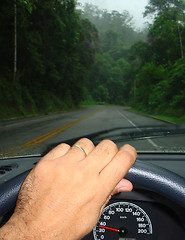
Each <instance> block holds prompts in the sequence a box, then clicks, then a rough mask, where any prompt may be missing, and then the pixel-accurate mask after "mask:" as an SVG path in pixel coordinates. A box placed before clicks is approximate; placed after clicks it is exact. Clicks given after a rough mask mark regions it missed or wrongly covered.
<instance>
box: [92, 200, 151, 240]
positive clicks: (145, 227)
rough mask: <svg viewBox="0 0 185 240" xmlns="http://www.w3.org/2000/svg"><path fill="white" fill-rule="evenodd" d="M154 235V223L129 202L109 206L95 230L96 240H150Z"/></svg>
mask: <svg viewBox="0 0 185 240" xmlns="http://www.w3.org/2000/svg"><path fill="white" fill-rule="evenodd" d="M152 233H153V230H152V222H151V220H150V218H149V216H148V215H147V213H146V212H145V211H144V210H143V209H142V208H141V207H139V206H137V205H136V204H133V203H129V202H116V203H113V204H111V205H108V206H107V207H106V208H104V210H103V213H102V215H101V217H100V220H99V222H98V224H97V225H96V227H95V228H94V229H93V235H94V239H95V240H103V239H104V240H127V239H128V240H129V239H131V240H132V239H137V240H140V239H142V240H145V239H146V240H148V239H152Z"/></svg>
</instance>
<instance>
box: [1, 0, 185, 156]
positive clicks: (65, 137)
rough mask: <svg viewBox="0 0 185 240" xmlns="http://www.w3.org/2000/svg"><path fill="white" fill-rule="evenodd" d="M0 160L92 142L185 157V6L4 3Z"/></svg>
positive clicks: (67, 0)
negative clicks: (83, 140) (79, 141)
mask: <svg viewBox="0 0 185 240" xmlns="http://www.w3.org/2000/svg"><path fill="white" fill-rule="evenodd" d="M0 10H1V11H0V12H1V13H0V44H1V48H0V57H1V63H0V157H1V158H3V157H10V156H20V155H35V154H39V155H40V154H41V155H42V154H44V153H45V152H47V151H48V150H50V149H51V148H53V147H54V146H56V145H57V144H59V143H61V142H67V143H69V144H73V143H74V142H75V141H76V140H77V139H78V138H80V137H88V138H90V139H92V140H93V142H94V143H95V144H97V143H98V142H100V141H101V140H103V139H107V138H108V139H112V140H113V141H115V142H116V143H117V145H118V146H121V145H122V144H125V143H130V144H132V145H133V146H134V147H136V149H137V151H138V152H181V153H184V152H185V57H184V53H185V14H184V13H185V1H184V0H161V1H157V0H140V1H138V0H129V1H127V0H125V1H122V0H116V1H115V0H114V1H113V0H107V1H102V0H101V1H100V0H94V1H93V0H78V1H75V0H37V1H36V0H16V1H9V0H4V1H2V2H1V4H0Z"/></svg>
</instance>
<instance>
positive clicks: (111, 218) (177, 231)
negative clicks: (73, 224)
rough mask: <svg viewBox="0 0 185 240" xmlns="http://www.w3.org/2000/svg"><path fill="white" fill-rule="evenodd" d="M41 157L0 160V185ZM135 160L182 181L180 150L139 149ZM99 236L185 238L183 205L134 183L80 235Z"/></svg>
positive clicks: (88, 239)
mask: <svg viewBox="0 0 185 240" xmlns="http://www.w3.org/2000/svg"><path fill="white" fill-rule="evenodd" d="M40 158H41V157H40V156H30V157H19V158H17V157H16V158H7V159H3V160H1V164H0V185H1V186H2V185H3V184H4V183H6V182H8V181H10V180H11V179H13V178H14V177H16V176H18V175H19V174H22V173H23V172H25V171H27V170H31V169H32V168H33V167H34V166H35V165H36V163H37V162H38V161H39V160H40ZM137 160H139V161H142V162H143V163H151V164H154V165H157V166H160V167H162V168H166V169H168V170H170V171H173V172H174V173H176V174H178V175H179V176H181V177H182V178H184V181H185V156H184V155H183V154H154V153H150V154H148V153H147V154H145V153H142V154H138V159H137ZM184 191H185V185H184ZM0 194H1V193H0ZM71 194H72V193H71ZM13 208H14V206H12V209H10V210H9V211H8V212H6V213H4V214H3V215H2V216H0V224H1V226H2V225H3V224H5V223H6V221H7V220H8V218H9V217H10V216H11V214H12V212H13ZM101 239H105V240H110V239H111V240H150V239H151V240H164V239H165V240H174V239H185V208H184V207H183V206H180V205H179V204H178V203H177V202H175V201H174V200H173V199H169V198H167V197H166V196H164V195H162V194H159V193H157V192H154V191H151V190H150V189H149V188H148V189H146V188H145V187H143V186H139V185H134V189H133V191H132V192H129V193H119V194H117V195H115V196H113V197H112V198H111V200H110V201H109V203H108V204H107V206H106V207H105V208H104V211H103V213H102V215H101V217H100V220H99V222H98V223H97V225H96V226H95V228H94V229H93V230H92V232H90V233H89V234H88V235H87V236H85V237H84V238H83V240H101Z"/></svg>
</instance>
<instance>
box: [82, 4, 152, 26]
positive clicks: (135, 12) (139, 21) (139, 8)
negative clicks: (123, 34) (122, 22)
mask: <svg viewBox="0 0 185 240" xmlns="http://www.w3.org/2000/svg"><path fill="white" fill-rule="evenodd" d="M78 2H80V3H82V4H84V3H92V4H93V5H97V6H99V7H100V8H101V9H107V10H109V11H112V10H117V11H119V12H122V11H123V10H128V11H129V12H130V14H131V15H132V16H133V17H134V23H135V26H136V27H142V26H143V23H144V22H147V21H148V19H147V18H144V19H143V16H142V13H143V12H144V9H145V6H146V5H147V3H148V0H78Z"/></svg>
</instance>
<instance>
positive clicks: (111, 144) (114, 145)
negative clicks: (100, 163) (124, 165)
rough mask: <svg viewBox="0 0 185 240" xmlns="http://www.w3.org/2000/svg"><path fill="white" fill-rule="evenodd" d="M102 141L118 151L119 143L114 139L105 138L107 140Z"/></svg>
mask: <svg viewBox="0 0 185 240" xmlns="http://www.w3.org/2000/svg"><path fill="white" fill-rule="evenodd" d="M102 143H103V144H104V145H105V146H107V147H108V148H110V149H113V150H115V151H118V148H117V145H116V144H115V143H114V142H113V141H111V140H109V139H105V140H103V141H102Z"/></svg>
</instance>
